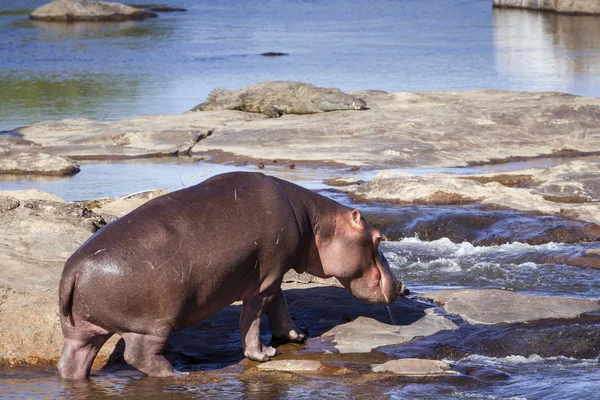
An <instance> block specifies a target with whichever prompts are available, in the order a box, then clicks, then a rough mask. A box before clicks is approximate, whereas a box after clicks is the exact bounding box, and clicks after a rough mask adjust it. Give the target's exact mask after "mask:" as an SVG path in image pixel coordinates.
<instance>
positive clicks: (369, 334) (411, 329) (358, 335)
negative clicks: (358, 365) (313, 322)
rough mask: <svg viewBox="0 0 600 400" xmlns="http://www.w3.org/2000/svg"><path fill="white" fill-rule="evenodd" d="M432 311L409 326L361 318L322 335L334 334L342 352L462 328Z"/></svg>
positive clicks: (375, 346)
mask: <svg viewBox="0 0 600 400" xmlns="http://www.w3.org/2000/svg"><path fill="white" fill-rule="evenodd" d="M431 311H433V310H432V309H427V310H426V311H425V315H424V316H423V317H422V318H420V319H419V320H417V321H415V322H413V323H412V324H410V325H406V326H396V325H393V324H385V323H381V322H378V321H376V320H373V319H372V318H367V317H360V318H357V319H356V320H354V321H352V322H349V323H347V324H344V325H341V326H338V327H335V328H333V329H332V330H330V331H327V332H325V333H324V334H323V335H322V336H323V337H328V336H331V337H332V340H333V341H334V342H335V347H336V349H337V350H338V351H339V352H340V353H342V354H343V353H368V352H370V351H371V350H373V349H375V348H377V347H381V346H388V345H398V344H402V343H406V342H410V341H411V340H413V339H414V338H415V337H417V336H429V335H433V334H435V333H437V332H440V331H443V330H455V329H458V327H457V326H456V325H455V324H454V323H453V322H451V321H449V320H448V319H446V318H444V317H442V316H440V315H435V314H434V313H432V312H431Z"/></svg>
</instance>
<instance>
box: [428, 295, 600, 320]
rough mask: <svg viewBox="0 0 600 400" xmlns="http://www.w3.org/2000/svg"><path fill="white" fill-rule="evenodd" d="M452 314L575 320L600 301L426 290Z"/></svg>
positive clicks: (598, 307)
mask: <svg viewBox="0 0 600 400" xmlns="http://www.w3.org/2000/svg"><path fill="white" fill-rule="evenodd" d="M419 297H420V298H422V299H428V300H432V301H434V302H435V303H436V304H439V305H441V306H442V307H443V308H444V310H445V311H446V312H448V313H450V314H458V315H460V316H461V317H462V318H463V319H464V320H465V321H467V322H468V323H470V324H492V325H493V324H514V323H518V322H531V321H538V320H545V319H573V318H578V317H580V316H581V315H582V314H585V313H589V312H593V311H600V302H599V301H597V300H582V299H571V298H566V297H554V296H536V295H527V294H520V293H514V292H511V291H508V290H498V289H472V290H471V289H466V290H440V291H437V292H430V293H424V294H422V295H420V296H419Z"/></svg>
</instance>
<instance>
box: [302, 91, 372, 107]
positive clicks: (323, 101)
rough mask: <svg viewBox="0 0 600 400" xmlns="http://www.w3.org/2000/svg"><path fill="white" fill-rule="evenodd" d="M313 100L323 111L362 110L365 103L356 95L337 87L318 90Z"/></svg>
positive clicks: (365, 105)
mask: <svg viewBox="0 0 600 400" xmlns="http://www.w3.org/2000/svg"><path fill="white" fill-rule="evenodd" d="M313 102H314V103H315V104H316V105H317V107H318V108H319V109H321V110H323V111H336V110H364V109H365V108H367V103H366V102H365V101H364V100H363V99H360V98H358V97H355V96H352V95H349V94H346V93H344V92H342V91H341V90H339V89H325V90H323V91H319V93H318V94H317V95H316V98H315V99H314V100H313Z"/></svg>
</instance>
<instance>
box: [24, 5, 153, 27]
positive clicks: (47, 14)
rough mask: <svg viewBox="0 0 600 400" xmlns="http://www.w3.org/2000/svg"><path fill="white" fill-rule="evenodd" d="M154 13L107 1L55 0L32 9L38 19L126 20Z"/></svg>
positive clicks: (150, 16) (148, 16)
mask: <svg viewBox="0 0 600 400" xmlns="http://www.w3.org/2000/svg"><path fill="white" fill-rule="evenodd" d="M155 17H157V15H156V14H154V13H151V12H149V11H144V10H139V9H137V8H134V7H130V6H126V5H124V4H120V3H112V2H108V1H85V0H56V1H53V2H51V3H48V4H45V5H43V6H41V7H39V8H36V9H35V10H33V12H32V13H31V14H30V15H29V18H30V19H33V20H40V21H64V22H74V21H126V20H143V19H146V18H155Z"/></svg>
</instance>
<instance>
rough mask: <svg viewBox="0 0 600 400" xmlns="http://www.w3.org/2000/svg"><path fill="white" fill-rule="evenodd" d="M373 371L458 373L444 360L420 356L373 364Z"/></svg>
mask: <svg viewBox="0 0 600 400" xmlns="http://www.w3.org/2000/svg"><path fill="white" fill-rule="evenodd" d="M372 370H373V372H380V373H381V372H391V373H393V374H396V375H404V376H440V375H442V376H448V375H456V374H458V372H456V371H452V370H451V369H450V365H449V364H448V363H445V362H444V361H438V360H424V359H418V358H405V359H402V360H391V361H388V362H385V363H383V364H379V365H373V366H372Z"/></svg>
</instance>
